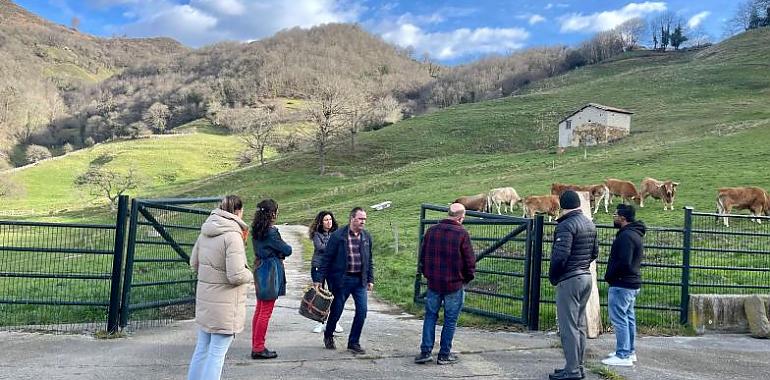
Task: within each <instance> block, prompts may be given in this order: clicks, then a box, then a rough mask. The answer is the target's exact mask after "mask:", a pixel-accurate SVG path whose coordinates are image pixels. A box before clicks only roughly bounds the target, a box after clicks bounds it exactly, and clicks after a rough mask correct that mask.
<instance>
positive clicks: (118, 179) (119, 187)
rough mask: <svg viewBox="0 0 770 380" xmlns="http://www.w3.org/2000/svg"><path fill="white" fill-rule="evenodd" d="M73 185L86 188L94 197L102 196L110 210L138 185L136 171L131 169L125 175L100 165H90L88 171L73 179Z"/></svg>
mask: <svg viewBox="0 0 770 380" xmlns="http://www.w3.org/2000/svg"><path fill="white" fill-rule="evenodd" d="M75 185H76V186H79V187H87V188H89V189H90V190H91V194H92V195H94V196H100V195H102V196H104V197H106V198H107V199H108V200H109V201H110V208H111V209H113V210H114V209H115V206H117V204H118V198H119V197H120V196H121V195H123V193H125V192H126V191H128V190H133V189H136V187H137V186H138V185H139V183H138V181H137V178H136V171H135V170H134V169H133V168H131V169H129V170H128V172H126V173H118V172H116V171H113V170H109V169H106V168H104V167H103V166H101V165H91V167H89V168H88V170H87V171H86V172H85V173H83V174H81V175H79V176H77V177H76V178H75Z"/></svg>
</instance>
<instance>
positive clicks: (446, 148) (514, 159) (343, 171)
mask: <svg viewBox="0 0 770 380" xmlns="http://www.w3.org/2000/svg"><path fill="white" fill-rule="evenodd" d="M769 55H770V30H767V29H765V30H756V31H751V32H747V33H744V34H741V35H739V36H736V37H734V38H731V39H728V40H726V41H724V42H723V43H720V44H717V45H714V46H712V47H710V48H708V49H705V50H701V51H689V52H673V53H665V54H661V53H654V52H636V53H629V54H627V55H625V56H622V57H618V58H617V59H615V60H613V61H611V62H606V63H602V64H599V65H594V66H589V67H585V68H582V69H579V70H576V71H574V72H571V73H568V74H566V75H563V76H560V77H557V78H553V79H549V80H546V81H543V82H537V83H535V84H534V85H533V86H532V87H531V88H529V89H528V91H527V93H525V94H523V95H520V96H515V97H508V98H504V99H500V100H494V101H488V102H483V103H476V104H467V105H460V106H455V107H451V108H449V109H446V110H444V111H441V112H436V113H433V114H429V115H424V116H419V117H415V118H412V119H409V120H406V121H403V122H399V123H396V124H395V125H393V126H391V127H388V128H385V129H382V130H379V131H374V132H369V133H365V134H363V135H362V136H361V139H360V142H361V143H360V148H359V149H357V151H356V153H355V154H351V153H349V151H348V150H346V149H344V148H340V149H339V150H337V151H336V152H335V153H334V154H332V155H331V157H329V159H328V161H327V163H328V165H329V169H328V170H329V171H330V172H334V173H335V174H336V175H335V176H325V177H319V176H318V175H317V170H316V163H315V161H314V157H313V156H312V154H305V155H296V156H292V157H288V158H285V159H279V160H277V161H275V162H274V163H272V164H271V165H268V167H266V168H253V169H251V170H246V171H241V172H238V173H234V174H232V175H227V176H225V177H223V178H221V179H220V180H219V181H206V182H205V183H198V184H193V185H191V186H190V187H189V188H188V190H187V191H186V192H185V194H198V195H204V194H223V193H237V194H241V195H244V196H245V197H246V198H247V199H248V203H247V204H251V205H253V204H254V203H255V202H256V201H258V200H259V198H261V197H267V196H269V197H273V198H275V199H276V200H278V202H279V204H280V205H281V210H282V214H281V218H282V220H281V221H279V222H293V223H296V222H308V221H309V220H310V219H311V218H312V217H313V215H314V214H315V212H317V211H318V210H320V209H331V210H333V211H335V212H337V213H338V215H345V214H346V212H347V210H348V209H349V208H350V207H352V206H354V205H363V206H368V205H372V204H375V203H378V202H381V201H385V200H390V201H393V206H392V207H391V208H390V209H387V210H386V211H382V212H372V213H371V215H370V218H369V220H370V222H369V226H368V228H370V229H371V230H372V231H373V234H374V236H375V241H376V245H375V248H376V252H377V253H378V255H379V260H380V263H381V264H380V265H379V266H378V275H379V278H382V279H385V281H384V284H383V285H381V286H380V287H379V289H380V292H381V293H380V294H382V295H384V296H385V297H386V298H388V299H390V300H393V301H396V302H400V303H408V300H409V299H410V292H411V288H410V284H411V281H412V274H413V270H414V269H413V268H414V254H415V249H416V247H415V244H416V241H417V238H416V234H417V222H418V219H419V206H420V204H421V203H447V202H450V201H451V200H452V199H454V198H455V197H456V196H458V195H464V194H474V193H479V192H483V191H486V190H488V189H490V188H492V187H498V186H513V187H515V188H516V189H517V190H518V192H519V194H521V195H532V194H546V193H548V191H549V185H550V183H552V182H555V181H560V182H573V183H592V182H599V181H602V180H603V179H605V178H609V177H614V178H623V179H628V180H631V181H633V182H636V183H638V182H639V181H640V180H641V179H642V178H643V177H645V176H651V177H655V178H661V179H662V178H672V179H674V180H677V181H679V182H680V183H681V186H680V188H679V194H678V197H677V200H676V206H677V207H681V206H683V205H691V206H694V207H695V208H696V209H697V210H704V211H713V210H714V196H715V190H716V188H717V187H720V186H739V185H757V186H763V187H770V173H768V172H767V171H766V170H764V169H763V168H765V167H767V166H768V164H770V151H768V149H767V148H766V144H767V142H768V141H770V109H768V108H767V107H766V105H767V104H768V103H770V75H768V73H769V72H770V70H768V69H769V68H770V65H768V63H767V59H766V57H767V56H769ZM588 102H597V103H603V104H607V105H611V106H616V107H622V108H626V109H630V110H632V111H634V112H635V114H634V116H633V118H632V126H631V128H632V134H631V136H629V137H627V138H626V139H624V140H621V141H619V142H617V143H615V144H612V145H609V146H599V147H592V148H588V149H586V150H585V151H584V150H583V149H578V150H571V151H568V152H567V153H566V154H563V155H557V154H555V153H554V152H553V149H552V148H551V149H537V146H539V145H540V144H541V141H540V140H539V139H541V138H542V136H543V134H551V135H553V136H554V138H555V134H556V133H557V132H556V123H557V122H558V120H559V118H560V116H564V115H566V114H568V113H569V112H570V111H572V110H574V109H576V108H578V107H579V106H581V105H583V104H585V103H588ZM542 115H546V116H545V117H543V116H542ZM549 115H557V116H556V117H553V116H549ZM543 119H546V120H547V121H548V122H549V123H548V125H547V126H546V127H545V128H544V127H542V124H543V123H542V122H540V120H543ZM247 213H248V211H247ZM638 215H639V217H640V218H641V219H643V220H645V221H646V222H647V223H648V224H650V225H656V226H680V225H681V222H682V215H683V213H682V212H679V211H673V212H672V211H669V212H663V211H662V205H661V204H660V203H658V202H655V201H650V202H648V206H647V207H646V208H644V209H642V210H640V212H639V214H638ZM341 218H342V219H344V217H341ZM597 220H598V222H604V223H608V222H609V221H610V220H611V218H610V217H609V216H608V215H605V214H599V215H598V219H597ZM395 230H398V231H399V233H398V236H399V239H400V240H399V248H400V249H399V250H398V252H399V255H398V256H396V255H395V254H394V252H395V250H394V246H393V244H394V236H395V233H394V231H395Z"/></svg>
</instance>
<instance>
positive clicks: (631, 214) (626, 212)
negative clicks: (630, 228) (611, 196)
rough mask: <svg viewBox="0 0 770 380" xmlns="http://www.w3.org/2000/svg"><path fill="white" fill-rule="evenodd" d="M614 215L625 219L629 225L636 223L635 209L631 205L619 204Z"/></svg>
mask: <svg viewBox="0 0 770 380" xmlns="http://www.w3.org/2000/svg"><path fill="white" fill-rule="evenodd" d="M615 213H616V214H618V215H619V216H622V217H624V218H626V221H628V222H629V223H631V222H634V221H636V209H635V208H634V206H633V205H627V204H623V203H621V204H619V205H618V210H617V211H615Z"/></svg>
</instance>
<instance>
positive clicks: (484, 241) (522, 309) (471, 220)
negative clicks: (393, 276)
mask: <svg viewBox="0 0 770 380" xmlns="http://www.w3.org/2000/svg"><path fill="white" fill-rule="evenodd" d="M423 207H424V208H423V215H424V216H423V218H422V219H421V225H422V226H421V228H422V229H425V230H427V229H428V228H429V227H430V226H432V225H435V224H437V223H439V221H440V220H441V219H443V218H445V217H446V211H447V208H446V207H438V206H437V207H432V208H431V207H426V206H423ZM530 224H531V220H527V219H521V218H507V217H492V218H490V216H489V215H488V214H480V213H474V212H468V214H467V217H466V219H465V221H464V223H463V226H464V227H465V229H466V230H467V231H468V233H469V235H470V236H471V245H472V246H473V250H474V253H476V278H475V279H474V280H473V281H471V282H470V283H469V284H468V285H467V286H466V287H465V303H464V306H463V309H464V310H465V311H468V312H473V313H475V314H479V315H484V316H488V317H494V318H500V319H504V320H509V321H514V322H518V323H527V302H528V301H529V300H528V297H527V293H528V292H527V289H528V286H529V284H528V283H529V269H528V267H529V255H528V245H529V234H530V231H531V227H530ZM416 287H417V290H416V300H417V301H418V302H422V300H423V299H424V295H425V294H424V291H425V290H426V289H427V284H426V283H425V282H424V281H423V279H422V277H421V276H420V275H419V274H418V279H417V283H416Z"/></svg>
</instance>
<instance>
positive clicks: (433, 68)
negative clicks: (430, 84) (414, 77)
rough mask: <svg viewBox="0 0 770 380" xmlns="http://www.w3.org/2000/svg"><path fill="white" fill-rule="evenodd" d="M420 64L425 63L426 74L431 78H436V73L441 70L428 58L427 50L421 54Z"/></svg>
mask: <svg viewBox="0 0 770 380" xmlns="http://www.w3.org/2000/svg"><path fill="white" fill-rule="evenodd" d="M422 64H423V65H425V67H426V69H427V70H428V75H430V77H431V78H438V74H439V72H440V71H441V66H439V65H437V64H436V63H435V62H433V60H432V59H431V58H430V53H428V52H427V51H426V52H425V53H423V54H422Z"/></svg>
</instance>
